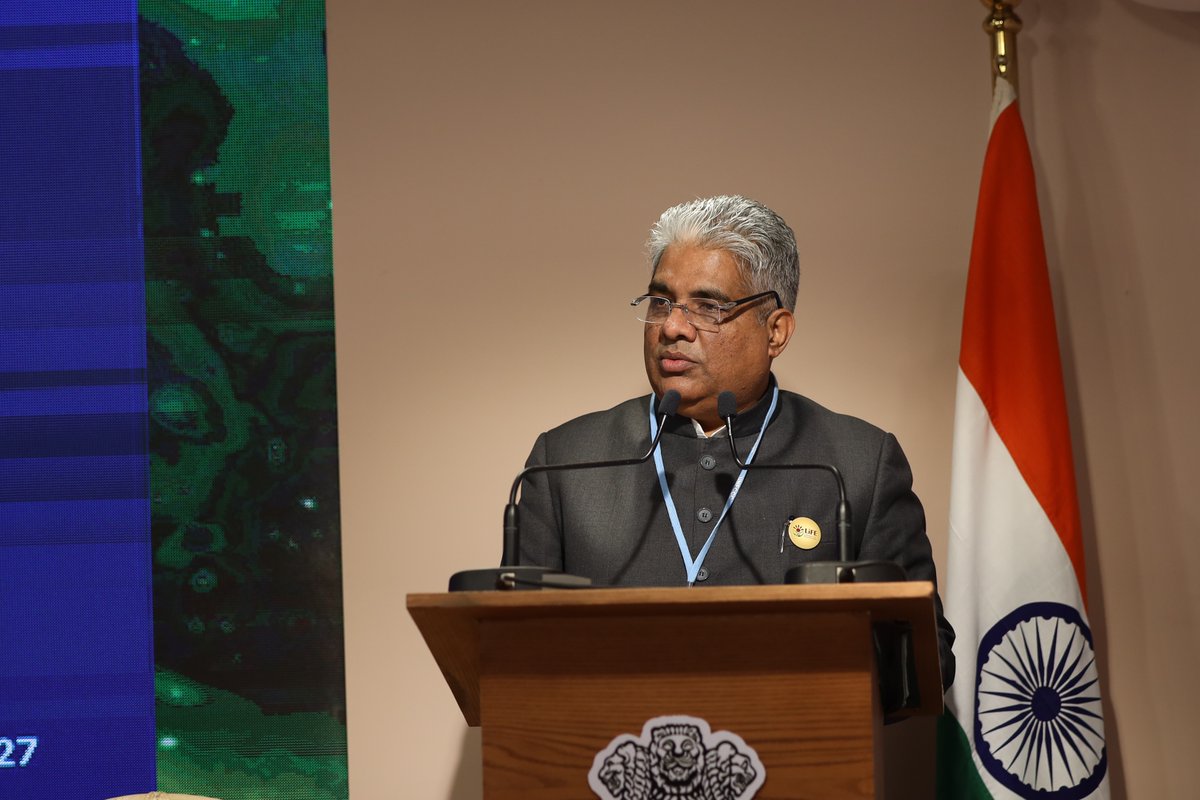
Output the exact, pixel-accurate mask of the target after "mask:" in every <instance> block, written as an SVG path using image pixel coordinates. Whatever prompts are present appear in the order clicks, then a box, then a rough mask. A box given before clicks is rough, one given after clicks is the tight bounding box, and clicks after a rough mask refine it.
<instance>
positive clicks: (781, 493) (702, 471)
mask: <svg viewBox="0 0 1200 800" xmlns="http://www.w3.org/2000/svg"><path fill="white" fill-rule="evenodd" d="M773 381H774V379H772V382H773ZM769 402H770V392H768V393H767V396H766V397H765V398H764V399H763V400H762V401H760V402H759V403H758V404H757V405H756V406H755V407H754V408H752V409H750V410H749V411H747V412H745V413H744V414H742V415H741V416H739V417H737V418H736V419H735V420H734V435H735V439H736V440H737V445H738V452H739V454H740V455H741V457H742V458H743V460H744V459H745V458H746V455H747V454H748V453H749V452H750V449H751V447H753V445H754V442H755V439H756V438H757V437H758V433H759V430H760V429H761V427H762V422H763V419H764V418H765V416H766V413H767V409H768V406H769ZM649 441H650V439H649V396H645V397H639V398H637V399H634V400H628V401H626V402H624V403H621V404H620V405H618V406H616V407H614V408H611V409H609V410H607V411H600V412H596V413H592V414H586V415H584V416H582V417H578V418H576V419H573V420H571V421H570V422H567V423H565V424H563V425H560V426H559V427H557V428H554V429H553V430H551V431H548V432H546V433H543V434H542V435H541V436H539V437H538V440H537V442H536V444H534V447H533V452H532V453H531V454H530V456H529V461H528V462H527V465H533V464H556V463H566V462H572V461H593V460H604V459H619V458H636V457H637V456H639V455H641V454H642V453H644V452H645V450H646V447H647V446H648V445H649ZM662 452H663V463H664V465H665V468H666V474H667V482H668V486H669V488H670V491H671V496H672V498H673V500H674V502H675V507H676V510H677V513H678V516H679V520H680V523H681V526H682V528H683V533H684V536H685V537H686V539H687V542H688V547H689V548H690V550H691V553H692V554H693V557H695V556H696V555H698V554H699V552H700V549H701V548H702V547H703V546H704V542H705V541H706V540H707V539H708V536H709V534H710V533H711V532H712V530H713V527H714V526H715V525H716V524H717V520H718V519H719V518H720V516H721V510H722V509H723V508H724V506H725V500H726V498H727V497H728V496H729V492H730V490H731V489H732V487H733V483H734V481H735V480H736V479H737V475H738V472H739V470H738V467H737V465H736V464H735V463H734V462H733V458H732V457H731V456H730V454H729V445H728V442H727V440H726V438H725V437H724V436H720V437H716V438H713V439H704V438H701V437H698V436H697V435H696V432H695V429H694V428H693V426H692V423H691V421H690V420H688V419H684V418H681V417H675V418H673V419H672V420H669V421H668V422H667V430H666V431H665V433H664V435H663V438H662ZM754 460H755V462H756V463H761V464H771V463H776V464H780V463H786V462H809V463H811V462H819V463H828V464H833V465H835V466H837V467H838V469H839V470H841V472H842V475H843V477H844V478H845V481H846V491H847V494H848V498H849V501H850V507H851V509H852V511H853V549H854V552H853V554H852V557H853V558H855V559H860V560H867V559H872V560H874V559H880V560H891V561H895V562H896V563H898V564H900V565H901V566H902V567H904V569H905V571H906V572H907V573H908V576H909V578H910V579H912V580H930V581H935V582H936V576H935V571H934V565H933V558H932V554H931V552H930V546H929V540H928V538H927V537H926V535H925V512H924V510H923V509H922V508H921V503H920V501H919V500H918V499H917V496H916V495H915V494H913V491H912V473H911V471H910V469H909V466H908V461H907V459H905V457H904V453H903V451H901V449H900V445H899V443H898V442H897V441H896V438H895V437H894V436H892V435H891V434H890V433H885V432H884V431H881V430H880V429H878V428H876V427H875V426H873V425H870V424H869V423H867V422H864V421H862V420H860V419H856V418H855V417H849V416H846V415H844V414H836V413H834V412H832V411H830V410H828V409H826V408H824V407H822V406H820V405H818V404H817V403H814V402H813V401H812V400H809V399H808V398H806V397H802V396H800V395H798V394H793V393H791V392H782V391H781V392H780V397H779V404H778V408H777V409H776V410H775V413H774V414H773V415H772V417H771V420H770V422H769V423H768V425H767V428H766V432H765V433H764V435H763V439H762V443H761V445H760V446H759V451H758V454H757V455H756V456H755V459H754ZM837 502H838V494H837V486H836V484H835V483H834V480H833V477H832V476H831V475H830V474H829V473H827V472H824V471H807V470H806V471H769V472H768V471H760V472H754V471H751V472H750V473H748V474H747V476H746V479H745V481H744V482H743V485H742V488H741V491H740V493H739V494H738V496H737V499H736V500H735V502H734V505H733V507H732V508H731V509H730V511H729V513H728V515H727V516H726V518H725V520H724V522H722V523H721V527H720V530H719V532H718V533H717V537H716V539H715V540H714V542H713V544H712V547H711V549H710V550H709V553H708V555H707V557H706V558H705V560H704V564H703V571H702V572H701V573H700V575H699V576H698V579H697V582H696V585H697V586H712V585H744V584H757V583H762V584H770V583H782V582H783V577H784V574H785V573H786V572H787V570H788V569H789V568H791V567H794V566H796V565H797V564H800V563H802V562H804V561H835V560H837V558H838V545H837V530H836V527H835V524H834V514H835V512H836V509H837ZM520 508H521V563H522V564H531V565H538V566H545V567H553V568H557V569H562V570H564V571H565V572H568V573H570V574H573V575H584V576H587V577H589V578H591V579H592V580H593V581H594V582H596V583H597V584H600V585H620V586H680V585H685V584H686V583H687V574H686V570H685V568H684V563H683V557H682V555H681V553H680V552H679V545H678V544H677V543H676V538H675V534H674V532H673V530H672V527H671V522H670V519H669V517H668V514H667V508H666V504H665V503H664V501H663V496H662V490H661V489H660V488H659V481H658V476H657V472H656V471H655V467H654V462H653V460H650V461H648V462H646V463H644V464H640V465H638V466H631V467H614V468H609V469H598V470H579V471H573V472H554V473H540V474H538V475H535V476H533V477H532V478H530V479H529V480H528V481H526V483H525V485H524V488H523V490H522V495H521V502H520ZM790 517H809V518H811V519H813V520H815V521H816V522H817V524H818V525H819V526H820V529H821V541H820V543H819V544H818V545H817V546H816V547H815V548H813V549H811V550H802V549H800V548H799V547H796V546H795V545H793V544H792V543H791V541H790V540H784V541H783V552H782V553H780V543H781V539H782V537H781V531H782V530H783V526H784V524H785V523H786V522H787V521H788V519H789V518H790ZM937 615H938V634H939V640H940V641H939V644H940V650H941V658H942V680H943V683H944V684H945V685H947V686H948V685H949V683H950V680H951V679H952V678H953V675H954V657H953V655H952V653H951V651H950V645H951V644H952V643H953V641H954V631H953V630H952V629H951V627H950V625H949V623H947V622H946V619H945V617H944V616H943V615H942V604H941V600H940V598H939V599H938V601H937Z"/></svg>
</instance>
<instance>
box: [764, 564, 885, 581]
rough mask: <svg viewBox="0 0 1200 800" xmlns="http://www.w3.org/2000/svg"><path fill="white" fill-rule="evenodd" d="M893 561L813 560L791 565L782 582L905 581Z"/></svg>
mask: <svg viewBox="0 0 1200 800" xmlns="http://www.w3.org/2000/svg"><path fill="white" fill-rule="evenodd" d="M906 580H908V575H906V574H905V573H904V567H902V566H900V565H899V564H897V563H896V562H895V561H813V562H811V563H808V564H800V565H798V566H795V567H792V568H791V569H789V570H788V571H787V573H786V574H785V575H784V577H783V582H784V583H894V582H896V581H906Z"/></svg>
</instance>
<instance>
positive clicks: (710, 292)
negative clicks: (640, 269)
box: [649, 246, 748, 300]
mask: <svg viewBox="0 0 1200 800" xmlns="http://www.w3.org/2000/svg"><path fill="white" fill-rule="evenodd" d="M747 285H748V284H747V282H746V279H745V276H744V275H743V273H742V269H741V267H740V266H739V265H738V263H737V260H736V259H735V258H734V257H733V255H732V254H731V253H729V252H728V251H725V250H708V249H703V248H698V247H694V246H691V247H689V246H684V247H682V248H678V249H676V248H675V247H669V248H667V250H666V252H664V253H663V257H662V259H661V260H660V261H659V263H658V268H657V269H656V270H655V271H654V274H653V275H651V276H650V284H649V289H650V291H651V292H652V293H654V294H661V295H664V296H668V297H680V296H687V297H709V298H712V299H714V300H732V299H733V298H734V297H735V296H740V295H741V294H744V293H745V289H746V286H747Z"/></svg>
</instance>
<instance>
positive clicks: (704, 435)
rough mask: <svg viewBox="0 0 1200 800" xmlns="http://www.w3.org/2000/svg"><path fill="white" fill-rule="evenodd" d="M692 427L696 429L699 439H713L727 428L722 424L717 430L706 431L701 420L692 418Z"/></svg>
mask: <svg viewBox="0 0 1200 800" xmlns="http://www.w3.org/2000/svg"><path fill="white" fill-rule="evenodd" d="M692 427H693V428H694V429H695V431H696V438H697V439H711V438H713V437H714V436H717V435H719V434H720V433H721V431H723V430H725V426H724V425H722V426H721V427H719V428H717V429H716V430H715V431H712V432H711V433H705V432H704V426H703V425H701V424H700V423H699V422H696V420H692Z"/></svg>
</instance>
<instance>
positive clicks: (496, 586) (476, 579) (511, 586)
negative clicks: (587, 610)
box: [449, 567, 592, 592]
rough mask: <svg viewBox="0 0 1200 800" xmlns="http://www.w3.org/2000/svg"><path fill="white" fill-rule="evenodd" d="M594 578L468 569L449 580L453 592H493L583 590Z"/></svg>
mask: <svg viewBox="0 0 1200 800" xmlns="http://www.w3.org/2000/svg"><path fill="white" fill-rule="evenodd" d="M591 585H592V580H591V578H582V577H580V576H578V575H568V574H566V573H565V572H561V571H559V570H556V569H550V568H549V567H492V568H490V569H467V570H463V571H462V572H456V573H454V574H453V575H451V576H450V589H449V590H450V591H452V592H493V591H517V590H529V589H583V588H586V587H588V586H591Z"/></svg>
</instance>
